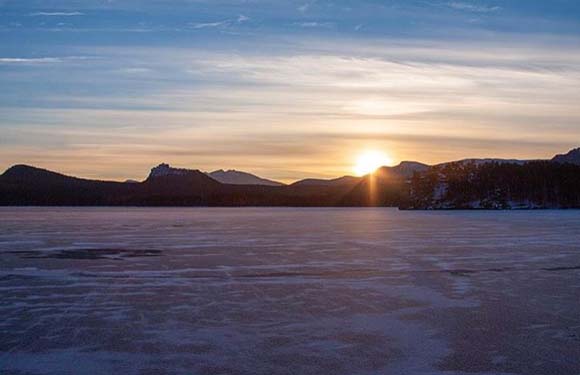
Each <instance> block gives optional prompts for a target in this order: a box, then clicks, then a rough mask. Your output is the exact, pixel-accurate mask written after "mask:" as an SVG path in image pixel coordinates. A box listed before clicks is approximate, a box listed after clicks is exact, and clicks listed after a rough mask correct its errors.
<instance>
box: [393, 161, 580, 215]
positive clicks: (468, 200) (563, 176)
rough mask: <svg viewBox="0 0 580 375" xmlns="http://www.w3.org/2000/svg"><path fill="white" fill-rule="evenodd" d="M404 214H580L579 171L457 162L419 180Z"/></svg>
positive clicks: (545, 164)
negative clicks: (434, 211) (438, 211)
mask: <svg viewBox="0 0 580 375" xmlns="http://www.w3.org/2000/svg"><path fill="white" fill-rule="evenodd" d="M401 208H404V209H533V208H580V166H579V165H575V164H572V163H559V162H553V161H529V162H526V163H506V162H488V163H477V162H474V161H470V162H455V163H448V164H443V165H439V166H433V167H431V168H430V169H429V170H427V171H425V172H423V173H420V174H415V175H414V176H413V177H412V178H411V179H410V181H409V184H408V195H407V197H406V199H404V201H403V202H401Z"/></svg>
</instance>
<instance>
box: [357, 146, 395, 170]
mask: <svg viewBox="0 0 580 375" xmlns="http://www.w3.org/2000/svg"><path fill="white" fill-rule="evenodd" d="M391 164H393V159H391V158H390V157H389V156H388V155H386V154H385V153H384V152H381V151H376V150H368V151H365V152H363V153H362V154H360V155H359V156H358V158H357V159H356V164H355V165H354V168H353V171H354V173H355V174H356V175H357V176H364V175H367V174H370V173H373V172H374V171H376V170H377V169H378V168H380V167H383V166H388V165H391Z"/></svg>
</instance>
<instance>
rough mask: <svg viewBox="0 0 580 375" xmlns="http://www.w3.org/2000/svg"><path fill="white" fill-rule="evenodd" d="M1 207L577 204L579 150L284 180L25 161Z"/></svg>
mask: <svg viewBox="0 0 580 375" xmlns="http://www.w3.org/2000/svg"><path fill="white" fill-rule="evenodd" d="M0 205H52V206H60V205H73V206H104V205H110V206H327V207H328V206H336V207H341V206H393V207H400V208H403V209H512V208H580V148H579V149H574V150H571V151H570V152H568V153H566V154H562V155H556V156H555V157H554V158H553V159H551V160H531V161H525V160H505V159H465V160H460V161H454V162H449V163H443V164H438V165H434V166H429V165H426V164H422V163H418V162H410V161H406V162H402V163H400V164H399V165H397V166H394V167H381V168H379V169H378V170H377V171H375V172H374V173H373V174H371V175H367V176H363V177H353V176H344V177H340V178H336V179H327V180H324V179H305V180H301V181H297V182H295V183H293V184H290V185H284V184H282V183H279V182H276V181H272V180H267V179H264V178H261V177H258V176H255V175H252V174H249V173H246V172H240V171H235V170H229V171H224V170H218V171H214V172H210V173H206V172H202V171H199V170H196V169H180V168H173V167H171V166H170V165H168V164H160V165H159V166H157V167H155V168H152V170H151V173H150V174H149V176H148V177H147V179H146V180H144V181H141V182H138V181H127V182H113V181H99V180H88V179H82V178H77V177H71V176H66V175H63V174H60V173H57V172H52V171H48V170H45V169H40V168H36V167H32V166H27V165H15V166H13V167H11V168H9V169H8V170H6V171H5V172H4V173H3V174H2V175H0Z"/></svg>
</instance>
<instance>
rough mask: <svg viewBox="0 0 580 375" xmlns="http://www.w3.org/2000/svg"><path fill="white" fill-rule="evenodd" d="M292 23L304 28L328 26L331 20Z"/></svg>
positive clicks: (330, 25)
mask: <svg viewBox="0 0 580 375" xmlns="http://www.w3.org/2000/svg"><path fill="white" fill-rule="evenodd" d="M294 24H295V25H297V26H300V27H304V28H329V27H332V26H333V23H331V22H296V23H294Z"/></svg>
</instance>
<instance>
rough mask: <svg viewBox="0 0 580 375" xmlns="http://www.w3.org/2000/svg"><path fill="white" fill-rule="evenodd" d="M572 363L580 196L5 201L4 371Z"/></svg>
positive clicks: (566, 366) (383, 369) (552, 367)
mask: <svg viewBox="0 0 580 375" xmlns="http://www.w3.org/2000/svg"><path fill="white" fill-rule="evenodd" d="M579 373H580V211H525V212H459V211H455V212H404V211H397V210H395V209H354V208H348V209H295V208H289V209H284V208H240V209H219V208H212V209H206V208H176V209H171V208H152V209H151V208H142V209H141V208H131V209H123V208H0V374H3V375H4V374H18V375H22V374H59V375H60V374H264V375H267V374H268V375H269V374H289V375H290V374H293V375H294V374H316V375H320V374H332V375H337V374H344V375H355V374H405V375H406V374H447V375H449V374H526V375H528V374H559V375H562V374H574V375H578V374H579Z"/></svg>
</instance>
